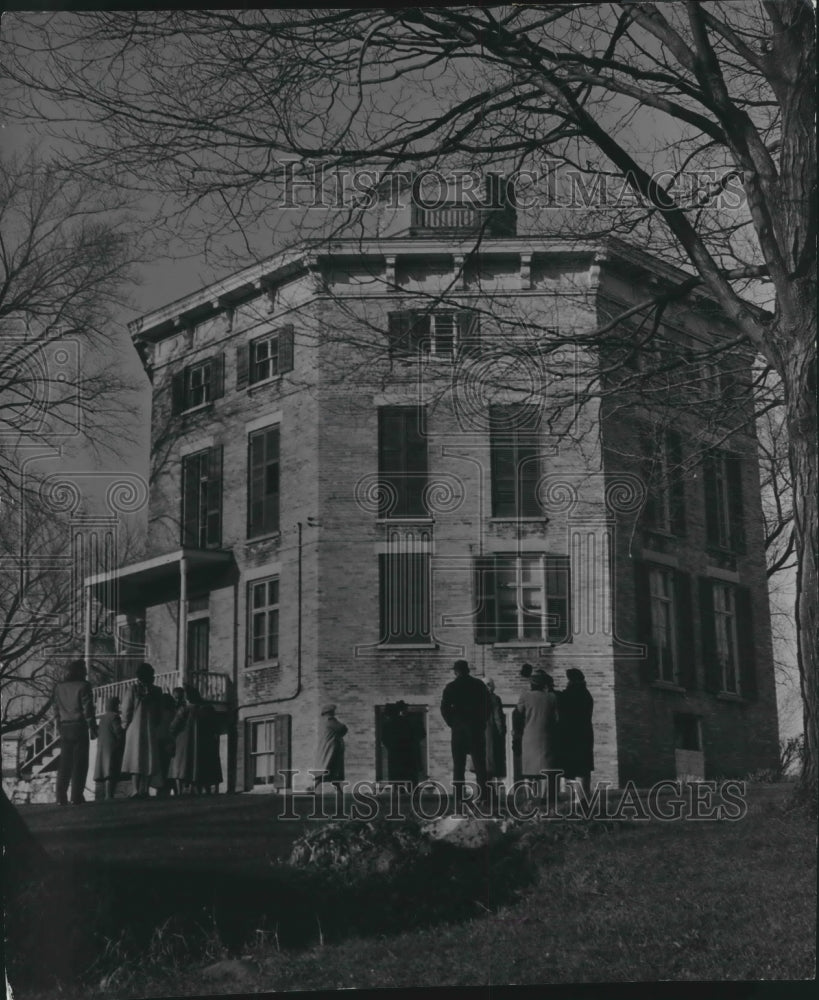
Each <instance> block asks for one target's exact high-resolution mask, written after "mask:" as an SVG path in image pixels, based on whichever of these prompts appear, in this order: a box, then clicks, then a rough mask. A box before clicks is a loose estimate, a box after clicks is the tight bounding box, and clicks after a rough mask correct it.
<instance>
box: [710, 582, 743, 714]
mask: <svg viewBox="0 0 819 1000" xmlns="http://www.w3.org/2000/svg"><path fill="white" fill-rule="evenodd" d="M700 628H701V631H702V650H703V659H704V661H705V687H706V690H708V691H712V692H715V693H720V692H725V693H727V694H735V695H741V696H742V697H743V698H745V699H748V700H751V699H753V698H756V692H757V686H756V662H755V661H756V657H755V629H754V618H753V612H752V607H751V592H750V590H749V589H748V588H747V587H742V586H739V585H738V584H732V583H724V582H723V581H722V580H714V579H711V578H710V577H701V578H700Z"/></svg>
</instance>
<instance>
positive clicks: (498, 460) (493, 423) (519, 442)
mask: <svg viewBox="0 0 819 1000" xmlns="http://www.w3.org/2000/svg"><path fill="white" fill-rule="evenodd" d="M489 420H490V431H489V434H490V437H489V442H490V457H491V473H492V516H493V517H509V518H517V517H542V516H543V511H542V509H541V506H540V503H539V502H538V499H537V484H538V480H539V479H540V459H539V450H540V449H539V433H538V428H539V421H540V409H539V407H537V406H534V405H529V404H512V405H508V406H492V407H490V410H489Z"/></svg>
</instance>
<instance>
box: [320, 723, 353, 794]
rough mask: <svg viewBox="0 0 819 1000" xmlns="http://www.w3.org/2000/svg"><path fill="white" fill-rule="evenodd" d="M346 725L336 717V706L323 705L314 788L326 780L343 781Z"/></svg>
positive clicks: (332, 781)
mask: <svg viewBox="0 0 819 1000" xmlns="http://www.w3.org/2000/svg"><path fill="white" fill-rule="evenodd" d="M346 735H347V727H346V726H345V725H344V724H343V723H342V722H339V721H338V719H337V718H336V706H335V705H325V706H324V708H323V709H322V710H321V729H320V731H319V745H318V753H317V758H318V759H317V761H316V770H317V771H320V772H321V773H320V774H317V775H316V789H318V787H319V785H320V784H321V783H322V782H324V781H326V782H328V783H329V784H335V785H336V791H337V792H338V791H339V786H338V783H339V782H342V781H344V737H345V736H346Z"/></svg>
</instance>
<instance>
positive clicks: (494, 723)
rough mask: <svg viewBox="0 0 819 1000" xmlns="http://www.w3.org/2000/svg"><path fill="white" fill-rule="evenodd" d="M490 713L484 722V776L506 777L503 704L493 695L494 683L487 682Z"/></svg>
mask: <svg viewBox="0 0 819 1000" xmlns="http://www.w3.org/2000/svg"><path fill="white" fill-rule="evenodd" d="M486 686H487V688H488V689H489V704H490V713H489V718H488V719H487V722H486V776H487V777H488V778H490V779H491V778H505V777H506V716H505V715H504V714H503V702H502V701H501V700H500V698H499V697H498V695H496V694H495V682H494V681H493V680H491V679H490V680H488V681H487V682H486Z"/></svg>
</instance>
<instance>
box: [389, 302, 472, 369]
mask: <svg viewBox="0 0 819 1000" xmlns="http://www.w3.org/2000/svg"><path fill="white" fill-rule="evenodd" d="M388 321H389V342H390V353H391V354H392V355H393V356H394V357H406V358H413V357H421V358H425V359H431V358H437V359H440V360H443V361H453V360H455V358H456V357H457V356H458V354H459V352H460V351H461V350H462V349H463V350H465V349H470V348H474V347H476V346H477V344H478V341H479V338H480V317H479V314H478V313H476V312H474V311H472V310H471V309H443V310H434V311H432V312H428V311H424V310H419V309H403V310H399V311H397V312H392V313H390V314H389V317H388Z"/></svg>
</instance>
